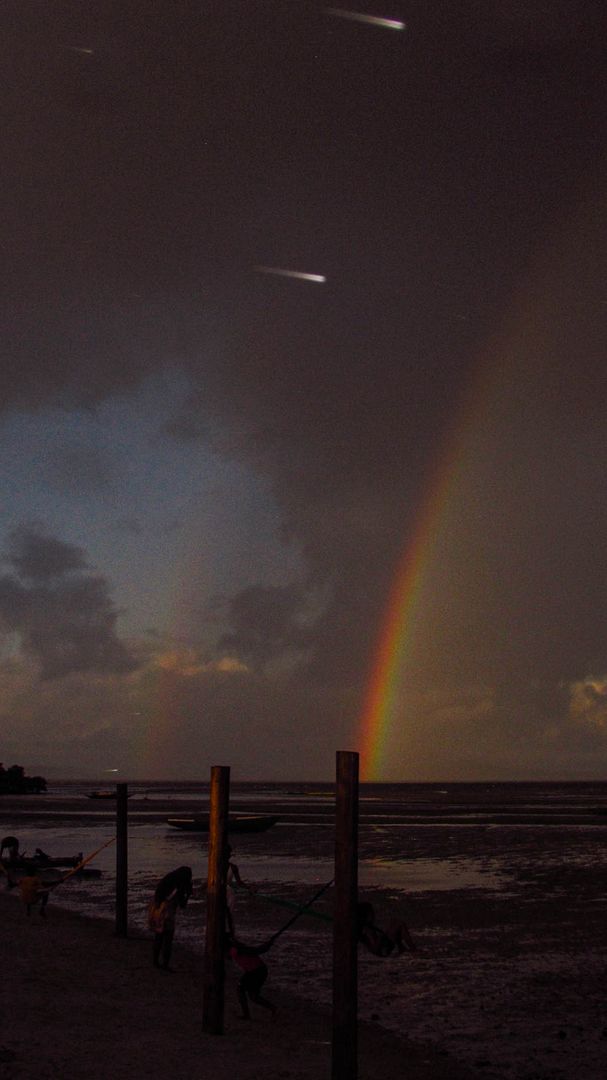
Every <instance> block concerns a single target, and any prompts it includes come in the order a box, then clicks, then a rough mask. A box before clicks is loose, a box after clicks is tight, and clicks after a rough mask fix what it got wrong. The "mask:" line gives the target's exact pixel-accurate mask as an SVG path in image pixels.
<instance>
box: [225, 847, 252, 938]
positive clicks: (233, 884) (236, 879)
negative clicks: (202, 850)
mask: <svg viewBox="0 0 607 1080" xmlns="http://www.w3.org/2000/svg"><path fill="white" fill-rule="evenodd" d="M226 858H227V860H228V872H227V875H226V905H227V906H226V921H227V924H228V932H229V933H230V934H231V935H232V936H233V935H234V909H235V907H236V893H237V891H238V889H246V890H247V892H255V889H254V887H253V886H252V885H248V884H247V882H246V881H243V879H242V878H241V876H240V870H239V869H238V867H237V865H236V863H235V862H234V861H233V859H232V848H231V846H230V844H228V845H227V847H226Z"/></svg>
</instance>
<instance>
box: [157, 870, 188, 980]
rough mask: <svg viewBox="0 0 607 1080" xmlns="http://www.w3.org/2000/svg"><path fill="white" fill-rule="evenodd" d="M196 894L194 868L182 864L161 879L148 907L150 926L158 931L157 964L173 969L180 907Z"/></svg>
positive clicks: (169, 969) (165, 968) (184, 905)
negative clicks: (174, 940)
mask: <svg viewBox="0 0 607 1080" xmlns="http://www.w3.org/2000/svg"><path fill="white" fill-rule="evenodd" d="M191 895H192V871H191V869H190V867H189V866H180V867H179V868H178V869H177V870H171V872H170V873H169V874H165V876H164V877H163V878H162V879H161V880H160V881H159V882H158V885H157V886H156V891H155V893H154V899H153V900H152V903H151V904H150V906H149V909H148V926H149V928H150V930H152V931H153V933H154V945H153V949H152V961H153V964H154V967H157V968H163V969H164V971H172V968H171V967H169V962H170V959H171V951H172V948H173V937H174V935H175V918H176V915H177V908H178V907H181V908H184V907H186V905H187V902H188V900H189V899H190V896H191Z"/></svg>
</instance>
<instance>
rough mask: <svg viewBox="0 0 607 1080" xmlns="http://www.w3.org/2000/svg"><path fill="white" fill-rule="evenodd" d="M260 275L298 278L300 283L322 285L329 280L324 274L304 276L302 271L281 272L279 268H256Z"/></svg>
mask: <svg viewBox="0 0 607 1080" xmlns="http://www.w3.org/2000/svg"><path fill="white" fill-rule="evenodd" d="M255 269H256V270H257V271H258V273H260V274H277V275H278V277H288V278H297V279H298V280H299V281H315V282H317V283H319V284H322V283H323V282H325V281H326V280H327V279H326V277H324V276H323V275H322V274H303V273H301V271H300V270H281V268H280V267H279V266H256V267H255Z"/></svg>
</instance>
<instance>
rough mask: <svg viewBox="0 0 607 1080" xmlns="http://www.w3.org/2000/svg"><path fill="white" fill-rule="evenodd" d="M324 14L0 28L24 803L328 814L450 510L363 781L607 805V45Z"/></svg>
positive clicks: (208, 10) (0, 742) (3, 730)
mask: <svg viewBox="0 0 607 1080" xmlns="http://www.w3.org/2000/svg"><path fill="white" fill-rule="evenodd" d="M344 10H347V11H352V12H353V13H354V14H356V15H373V16H378V17H381V18H385V19H386V20H393V21H395V22H403V23H405V24H406V28H405V29H404V30H399V29H394V28H389V27H387V26H385V27H384V26H381V25H379V24H378V23H373V22H372V21H369V20H364V19H360V18H346V17H340V16H339V15H338V14H336V11H335V9H329V8H328V7H327V6H326V5H323V4H322V3H316V2H308V0H197V2H196V3H194V2H185V0H173V2H171V3H169V4H167V3H166V2H162V3H160V2H153V0H129V2H128V3H124V2H110V0H95V3H86V4H83V3H82V2H80V0H77V2H61V0H40V2H35V3H34V2H31V0H13V2H11V0H7V2H5V3H4V4H3V5H2V12H1V13H0V19H1V20H2V33H1V34H0V50H1V52H2V68H3V71H4V76H5V77H4V80H3V81H4V88H3V96H2V113H3V115H2V123H1V128H0V130H1V135H0V139H1V141H2V142H1V145H2V158H1V171H0V189H1V190H2V194H3V199H2V208H3V212H2V236H3V270H4V273H3V275H2V286H1V294H0V299H1V311H0V317H1V339H0V342H1V348H2V377H1V381H0V477H1V478H2V479H1V483H2V518H1V522H0V528H1V535H0V544H1V548H2V555H3V561H2V564H1V567H0V628H1V637H0V748H1V756H2V757H3V759H4V761H5V763H6V762H8V763H9V764H12V762H13V761H18V762H19V763H22V764H24V765H25V766H26V768H28V769H29V768H30V767H35V768H36V769H39V768H44V769H46V770H47V771H50V772H52V773H54V774H55V775H57V774H61V773H63V774H66V773H67V772H70V773H71V774H72V775H74V774H84V775H86V774H88V775H93V774H94V775H101V773H102V772H103V770H104V769H106V768H107V769H110V768H117V769H119V774H120V776H122V777H124V778H127V777H129V776H132V777H145V776H150V777H152V776H156V777H163V776H172V777H205V778H206V776H207V775H208V768H209V766H210V765H211V764H217V763H222V764H223V763H225V764H231V765H232V766H233V768H234V770H235V775H236V776H238V777H239V778H243V779H246V778H250V779H255V778H267V779H271V778H294V779H297V778H300V779H303V778H327V777H330V776H331V775H332V770H333V755H334V751H335V749H336V748H340V749H348V748H353V749H356V748H357V747H358V746H360V745H361V740H362V737H363V733H362V731H361V715H362V710H363V705H364V700H365V689H366V687H367V685H368V682H369V678H370V672H371V670H372V667H373V663H374V656H375V653H376V649H377V643H378V640H379V639H380V636H381V631H382V626H383V623H384V620H385V612H386V607H387V603H388V597H389V595H390V588H391V585H392V582H393V580H394V577H395V574H396V572H397V568H398V567H399V565H401V564H402V559H403V553H404V552H406V551H407V548H408V545H409V544H410V543H411V541H412V538H413V537H414V536H415V534H416V528H417V527H418V524H419V520H420V517H421V516H423V514H424V512H425V509H427V506H428V500H429V499H430V498H431V495H432V491H433V490H434V491H435V490H436V487H437V484H439V483H440V481H441V478H442V482H443V484H444V489H443V490H442V496H441V501H440V505H437V507H436V513H435V515H434V518H433V528H432V532H431V535H429V536H428V542H427V545H426V550H425V552H424V553H423V558H422V561H421V564H420V565H422V564H423V565H422V569H423V574H422V573H420V579H419V583H418V584H419V590H418V597H417V603H416V608H415V618H414V620H413V619H411V625H410V626H406V627H404V628H403V632H404V631H405V630H406V632H407V646H406V649H405V651H404V654H403V657H402V671H401V677H400V679H399V685H398V693H397V700H396V702H395V704H394V707H393V710H392V713H391V716H390V718H389V724H388V729H387V735H386V742H385V747H384V752H383V755H382V760H381V768H380V770H379V773H378V777H377V778H381V779H387V780H424V779H438V778H444V779H488V778H489V779H490V778H504V779H526V778H531V779H532V778H538V779H539V778H555V779H558V778H569V779H576V778H580V779H583V778H586V777H601V776H603V775H604V771H605V764H606V762H607V634H606V631H605V625H606V614H605V613H606V611H607V545H606V544H605V539H604V538H605V535H606V533H607V429H606V424H605V400H606V397H607V394H606V391H607V355H606V323H607V275H606V245H605V240H606V231H607V225H606V222H607V213H606V205H605V196H606V192H607V168H606V156H605V147H606V142H605V132H606V130H607V124H606V121H607V62H606V59H605V58H606V55H607V54H606V52H605V47H604V46H605V31H606V29H607V21H606V16H605V6H604V4H603V3H592V2H590V0H544V2H540V0H499V2H498V0H482V2H474V0H466V2H464V0H462V2H457V0H449V2H448V3H443V2H438V0H411V2H410V3H403V2H394V0H386V3H384V4H379V3H377V2H376V3H374V4H373V5H370V4H367V3H365V2H363V0H361V2H360V3H357V4H356V5H355V7H354V8H350V5H349V4H347V5H346V7H345V9H344ZM268 270H287V271H294V272H296V273H297V274H311V275H316V276H318V277H319V278H324V279H325V280H324V281H321V280H318V281H316V280H306V279H305V278H302V277H296V276H291V275H283V274H277V273H272V272H268ZM264 271H265V272H264ZM445 478H447V480H448V482H447V480H446V479H445Z"/></svg>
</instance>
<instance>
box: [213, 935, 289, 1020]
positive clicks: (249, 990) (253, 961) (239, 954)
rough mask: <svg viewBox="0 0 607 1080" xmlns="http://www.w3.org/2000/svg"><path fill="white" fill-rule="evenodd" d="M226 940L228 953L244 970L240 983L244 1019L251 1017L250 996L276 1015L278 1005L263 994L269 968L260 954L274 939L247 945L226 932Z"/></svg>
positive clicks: (240, 999) (256, 1002)
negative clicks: (259, 943) (261, 943)
mask: <svg viewBox="0 0 607 1080" xmlns="http://www.w3.org/2000/svg"><path fill="white" fill-rule="evenodd" d="M225 940H226V949H227V951H228V953H229V954H230V956H231V958H232V960H233V961H234V963H235V964H236V966H237V967H239V968H240V970H241V971H242V975H241V977H240V980H239V983H238V1001H239V1002H240V1007H241V1009H242V1013H241V1016H242V1019H243V1020H250V1019H251V1013H250V1011H249V1001H248V999H249V998H250V999H251V1001H254V1002H255V1004H256V1005H261V1007H262V1008H263V1009H269V1011H270V1012H271V1013H272V1015H274V1013H275V1012H276V1006H275V1005H274V1004H273V1003H272V1002H271V1001H268V999H267V998H264V997H262V995H261V988H262V986H263V984H264V983H265V981H266V979H267V977H268V968H267V966H266V964H265V963H264V961H263V960H262V959H261V955H260V954H261V953H265V952H267V951H268V949H269V948H270V946H271V945H272V942H273V940H274V939H273V938H270V940H269V941H266V942H265V943H264V944H263V945H245V943H244V941H238V940H237V939H236V938H235V937H234V936H233V934H226V939H225Z"/></svg>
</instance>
